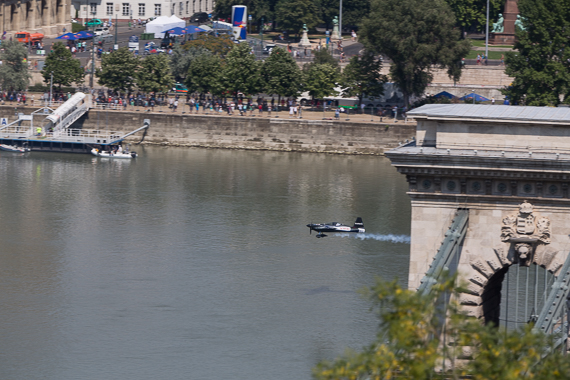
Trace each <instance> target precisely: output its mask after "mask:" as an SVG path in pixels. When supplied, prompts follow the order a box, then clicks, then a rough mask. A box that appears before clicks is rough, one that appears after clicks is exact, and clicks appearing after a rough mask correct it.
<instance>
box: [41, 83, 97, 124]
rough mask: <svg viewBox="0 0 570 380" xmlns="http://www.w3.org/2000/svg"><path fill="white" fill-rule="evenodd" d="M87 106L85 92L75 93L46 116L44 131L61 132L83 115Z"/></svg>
mask: <svg viewBox="0 0 570 380" xmlns="http://www.w3.org/2000/svg"><path fill="white" fill-rule="evenodd" d="M88 110H89V108H88V107H87V104H85V94H84V93H83V92H77V93H75V94H74V95H73V96H72V97H71V98H69V99H67V101H66V102H65V103H63V104H62V105H61V106H59V107H57V109H56V110H55V111H53V113H52V114H50V115H48V116H47V117H46V123H45V125H44V130H45V132H48V131H49V132H62V131H64V130H65V129H67V128H69V127H70V126H71V125H72V124H73V123H75V122H76V121H77V120H78V119H79V118H80V117H81V116H83V115H84V114H85V113H86V112H87V111H88Z"/></svg>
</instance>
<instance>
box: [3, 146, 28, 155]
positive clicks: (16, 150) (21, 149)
mask: <svg viewBox="0 0 570 380" xmlns="http://www.w3.org/2000/svg"><path fill="white" fill-rule="evenodd" d="M0 150H3V151H5V152H13V153H26V152H29V151H30V148H28V147H24V146H15V145H8V144H0Z"/></svg>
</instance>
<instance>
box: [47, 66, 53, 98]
mask: <svg viewBox="0 0 570 380" xmlns="http://www.w3.org/2000/svg"><path fill="white" fill-rule="evenodd" d="M52 94H53V71H52V72H51V73H50V79H49V100H48V103H47V104H46V105H47V106H48V107H49V106H50V103H51V100H52Z"/></svg>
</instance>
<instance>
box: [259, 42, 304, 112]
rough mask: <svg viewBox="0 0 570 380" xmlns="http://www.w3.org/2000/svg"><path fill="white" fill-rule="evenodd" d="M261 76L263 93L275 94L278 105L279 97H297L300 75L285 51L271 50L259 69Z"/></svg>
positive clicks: (289, 55)
mask: <svg viewBox="0 0 570 380" xmlns="http://www.w3.org/2000/svg"><path fill="white" fill-rule="evenodd" d="M261 76H262V78H263V82H264V83H265V90H264V91H265V92H266V93H268V94H277V95H278V96H279V99H278V104H281V97H282V96H285V97H297V95H298V94H299V92H300V89H301V84H302V73H301V70H300V69H299V66H297V63H296V62H295V60H294V59H293V57H291V54H289V53H288V52H287V51H286V50H285V49H283V48H281V47H276V48H273V50H272V51H271V55H269V57H267V59H266V60H265V62H264V63H263V66H262V67H261Z"/></svg>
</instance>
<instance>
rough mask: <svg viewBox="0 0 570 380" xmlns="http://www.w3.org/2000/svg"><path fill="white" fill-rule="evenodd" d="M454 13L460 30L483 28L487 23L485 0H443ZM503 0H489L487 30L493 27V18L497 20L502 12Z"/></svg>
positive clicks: (480, 29)
mask: <svg viewBox="0 0 570 380" xmlns="http://www.w3.org/2000/svg"><path fill="white" fill-rule="evenodd" d="M445 1H446V2H447V3H448V4H449V6H450V7H451V10H452V11H453V13H454V14H455V19H456V22H457V25H458V26H459V27H460V28H461V31H462V32H463V31H466V30H467V29H469V28H475V29H477V30H479V31H484V30H485V25H486V24H487V1H486V0H445ZM504 4H505V0H490V1H489V32H490V31H491V30H492V29H493V24H492V22H493V20H497V16H498V15H499V13H502V12H503V5H504Z"/></svg>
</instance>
